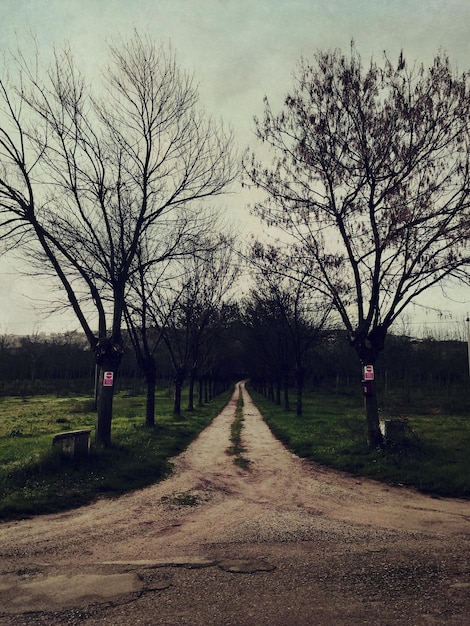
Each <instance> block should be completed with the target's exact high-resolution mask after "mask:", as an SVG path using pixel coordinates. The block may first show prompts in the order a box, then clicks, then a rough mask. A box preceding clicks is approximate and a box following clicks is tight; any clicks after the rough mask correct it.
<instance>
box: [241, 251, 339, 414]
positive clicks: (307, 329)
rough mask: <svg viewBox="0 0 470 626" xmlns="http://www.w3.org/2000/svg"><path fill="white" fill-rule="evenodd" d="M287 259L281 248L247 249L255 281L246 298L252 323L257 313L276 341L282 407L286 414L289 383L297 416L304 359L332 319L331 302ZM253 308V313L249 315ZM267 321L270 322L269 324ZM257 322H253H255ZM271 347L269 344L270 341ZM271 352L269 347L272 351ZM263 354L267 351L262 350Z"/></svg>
mask: <svg viewBox="0 0 470 626" xmlns="http://www.w3.org/2000/svg"><path fill="white" fill-rule="evenodd" d="M288 263H289V258H288V257H287V258H286V256H285V254H284V253H283V251H282V248H281V247H280V246H279V245H277V246H272V245H263V244H262V243H260V242H255V243H254V244H253V245H252V247H251V267H252V271H254V272H255V275H256V287H255V288H254V289H253V290H252V292H251V298H250V299H251V304H249V306H248V310H250V309H251V322H252V323H253V311H255V312H256V313H255V316H256V317H258V316H259V314H260V312H261V313H263V312H264V315H263V317H265V320H264V321H265V323H266V322H267V323H268V326H271V328H270V329H269V330H268V329H265V331H264V332H266V331H267V330H268V332H269V331H270V332H271V333H273V331H274V332H275V333H276V334H277V335H278V337H277V341H276V343H277V348H274V349H275V350H277V351H278V355H277V358H275V359H272V358H271V367H272V366H273V365H274V363H273V361H274V362H277V366H278V367H279V365H280V366H281V368H280V370H281V371H280V372H279V373H280V374H281V378H282V379H283V383H284V406H285V408H286V409H288V408H289V401H288V387H289V383H290V378H291V377H292V378H293V380H294V382H295V387H296V414H297V415H299V416H300V415H302V408H303V402H302V396H303V389H304V383H305V374H306V368H307V363H306V356H307V354H308V352H309V351H310V349H311V348H312V346H313V345H314V344H315V343H317V342H319V340H320V337H321V335H322V333H323V331H324V330H325V326H326V323H327V320H328V317H329V315H330V313H331V309H332V306H331V299H328V300H327V299H325V297H324V296H322V294H321V293H319V292H316V291H315V290H314V289H312V287H311V285H310V274H309V272H307V268H306V266H305V264H302V265H299V266H290V267H289V272H288V273H286V272H285V268H286V267H287V265H288ZM253 306H254V309H253ZM269 318H271V319H269ZM259 321H262V318H261V320H257V322H259ZM271 341H272V340H271ZM272 349H273V346H271V350H272ZM265 351H266V347H265Z"/></svg>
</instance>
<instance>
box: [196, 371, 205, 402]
mask: <svg viewBox="0 0 470 626" xmlns="http://www.w3.org/2000/svg"><path fill="white" fill-rule="evenodd" d="M197 395H198V400H197V403H198V406H203V404H204V379H203V378H202V377H201V378H199V380H198V392H197Z"/></svg>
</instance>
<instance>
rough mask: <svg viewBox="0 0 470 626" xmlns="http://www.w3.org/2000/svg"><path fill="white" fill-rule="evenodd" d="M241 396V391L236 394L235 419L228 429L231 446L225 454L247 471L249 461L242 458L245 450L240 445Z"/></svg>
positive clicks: (241, 427)
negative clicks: (229, 455)
mask: <svg viewBox="0 0 470 626" xmlns="http://www.w3.org/2000/svg"><path fill="white" fill-rule="evenodd" d="M243 421H244V418H243V395H242V391H241V389H240V390H239V392H238V399H237V408H236V409H235V417H234V420H233V422H232V425H231V427H230V441H231V442H232V445H231V446H230V448H228V450H227V454H231V455H233V457H234V459H233V462H234V463H235V465H238V467H241V468H242V469H245V470H247V469H249V467H250V460H249V459H247V458H246V457H245V456H243V452H245V448H244V447H243V445H242V438H241V435H242V430H243Z"/></svg>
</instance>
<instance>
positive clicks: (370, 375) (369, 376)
mask: <svg viewBox="0 0 470 626" xmlns="http://www.w3.org/2000/svg"><path fill="white" fill-rule="evenodd" d="M364 380H374V366H373V365H364Z"/></svg>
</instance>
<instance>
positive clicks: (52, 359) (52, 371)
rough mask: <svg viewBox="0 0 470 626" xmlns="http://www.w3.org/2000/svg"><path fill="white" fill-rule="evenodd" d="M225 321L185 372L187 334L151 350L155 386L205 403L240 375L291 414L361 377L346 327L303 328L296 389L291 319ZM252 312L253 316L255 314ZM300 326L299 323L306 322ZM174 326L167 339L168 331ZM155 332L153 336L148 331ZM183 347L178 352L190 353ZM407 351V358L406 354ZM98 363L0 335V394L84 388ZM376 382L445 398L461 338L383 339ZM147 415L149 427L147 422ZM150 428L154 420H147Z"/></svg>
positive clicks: (73, 339)
mask: <svg viewBox="0 0 470 626" xmlns="http://www.w3.org/2000/svg"><path fill="white" fill-rule="evenodd" d="M222 309H223V311H221V313H222V315H218V316H217V317H216V316H214V318H213V319H212V321H211V324H210V327H208V331H209V330H210V332H207V333H206V334H204V336H203V337H202V340H201V341H200V345H199V347H198V348H197V350H198V352H200V353H201V354H204V355H205V358H204V359H203V360H202V361H201V362H200V366H198V364H197V363H196V367H194V361H193V362H191V366H192V367H187V368H186V369H184V368H183V365H184V364H183V361H174V360H173V358H172V352H175V350H179V347H180V342H181V341H182V340H183V338H185V337H189V336H190V333H188V332H187V330H186V329H185V328H184V327H183V326H181V327H180V328H179V331H180V337H178V339H177V342H176V345H175V346H173V347H170V346H168V344H167V343H165V342H164V341H161V342H160V344H159V345H158V347H157V349H156V350H155V354H154V356H155V363H156V372H155V381H156V383H158V385H159V386H160V387H167V388H168V389H169V390H170V389H175V387H176V385H175V381H176V378H177V376H179V377H180V381H181V379H183V380H184V383H185V385H186V386H187V387H188V388H189V390H188V394H187V402H188V404H187V406H186V408H187V409H189V410H191V409H192V408H194V405H195V404H196V403H197V404H199V405H200V404H202V403H204V402H206V401H207V400H209V399H210V398H211V397H212V396H213V395H214V393H215V392H216V390H219V391H220V390H222V389H225V388H226V387H227V385H228V384H230V383H231V382H233V381H234V380H239V379H240V378H241V377H246V378H250V380H251V383H252V384H253V386H254V387H255V388H256V389H257V390H258V391H260V392H261V393H264V394H265V395H267V396H269V397H270V398H271V399H272V400H273V401H275V402H277V403H278V404H280V405H281V404H282V405H283V406H284V407H285V408H286V409H289V408H292V406H291V404H292V402H291V394H292V392H294V396H295V399H294V404H295V408H296V411H297V413H298V414H301V412H302V393H303V390H304V388H306V389H307V390H309V391H311V390H315V389H319V388H321V389H328V390H330V391H331V392H334V393H341V392H342V391H347V392H348V393H349V392H350V391H351V390H353V389H354V387H355V386H356V385H357V382H358V378H359V372H358V368H357V363H356V360H355V356H354V353H353V351H352V350H351V349H350V346H349V345H348V341H347V338H346V336H345V333H344V331H341V330H335V329H331V328H323V329H322V330H321V331H319V329H318V328H317V327H316V326H315V325H313V324H312V323H311V324H306V325H305V327H304V328H303V330H302V333H303V334H304V337H305V343H304V345H303V346H302V354H303V361H302V369H301V383H302V385H301V388H299V380H298V378H299V369H298V353H299V351H298V349H297V350H296V348H295V342H293V341H292V340H291V339H290V328H289V327H293V320H292V319H289V318H290V313H288V314H287V316H284V315H281V314H280V311H279V308H278V306H277V304H276V303H275V302H273V301H272V300H267V299H266V300H264V301H262V300H261V299H260V298H259V296H257V298H256V300H254V301H253V300H252V301H250V300H248V299H246V300H245V301H244V302H243V303H241V304H240V305H232V306H231V307H226V306H223V307H222ZM255 311H256V316H255V317H254V316H253V313H254V312H255ZM304 322H305V321H304ZM175 330H176V329H175V328H172V329H171V331H170V332H171V335H172V336H173V335H174V333H175ZM155 332H156V331H155ZM124 347H125V350H124V356H123V360H122V363H121V368H120V375H119V379H118V383H119V385H118V386H119V388H120V389H131V390H133V391H135V392H139V393H140V392H141V391H142V386H144V387H145V388H146V387H147V380H146V376H145V374H144V373H143V371H142V368H140V367H139V365H138V362H137V358H136V355H135V351H134V349H133V346H132V341H131V338H130V337H129V335H128V334H127V333H124ZM194 350H195V347H194V346H193V348H192V350H189V346H188V349H187V350H185V352H188V353H189V352H194ZM404 355H406V356H404ZM94 377H95V366H94V360H93V358H92V355H91V353H90V350H89V347H88V344H87V341H86V337H85V336H84V335H83V334H81V333H78V332H71V333H64V334H57V335H52V336H46V335H42V334H37V335H34V336H27V337H15V336H8V335H2V336H0V384H1V387H2V388H3V389H4V393H8V394H10V393H25V392H27V393H35V392H36V393H37V392H40V391H41V390H43V389H44V390H45V391H48V392H50V391H55V392H57V393H68V392H70V391H74V390H76V389H80V390H81V391H87V392H91V391H92V388H93V384H94ZM377 378H378V379H379V381H380V382H381V388H382V391H383V393H388V392H389V391H391V392H394V393H396V392H397V391H402V392H403V393H405V394H406V393H409V392H411V391H413V390H414V391H422V392H429V391H434V390H436V389H440V390H441V393H444V394H448V395H451V394H452V392H453V390H454V389H457V390H459V389H460V388H461V387H462V385H464V384H466V383H467V382H468V379H469V371H468V348H467V342H464V341H462V340H459V339H448V338H447V339H436V338H431V337H428V338H425V339H414V338H412V337H409V336H407V335H393V334H392V335H390V336H389V337H388V340H387V344H386V346H385V348H384V351H383V355H382V357H381V367H380V368H379V370H378V373H377ZM178 406H179V407H180V408H181V395H179V396H178V395H177V394H175V412H176V411H177V410H178ZM152 417H153V414H152V415H150V416H149V415H148V414H147V416H146V421H147V423H148V420H149V419H150V420H151V419H152ZM149 425H151V424H149Z"/></svg>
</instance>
